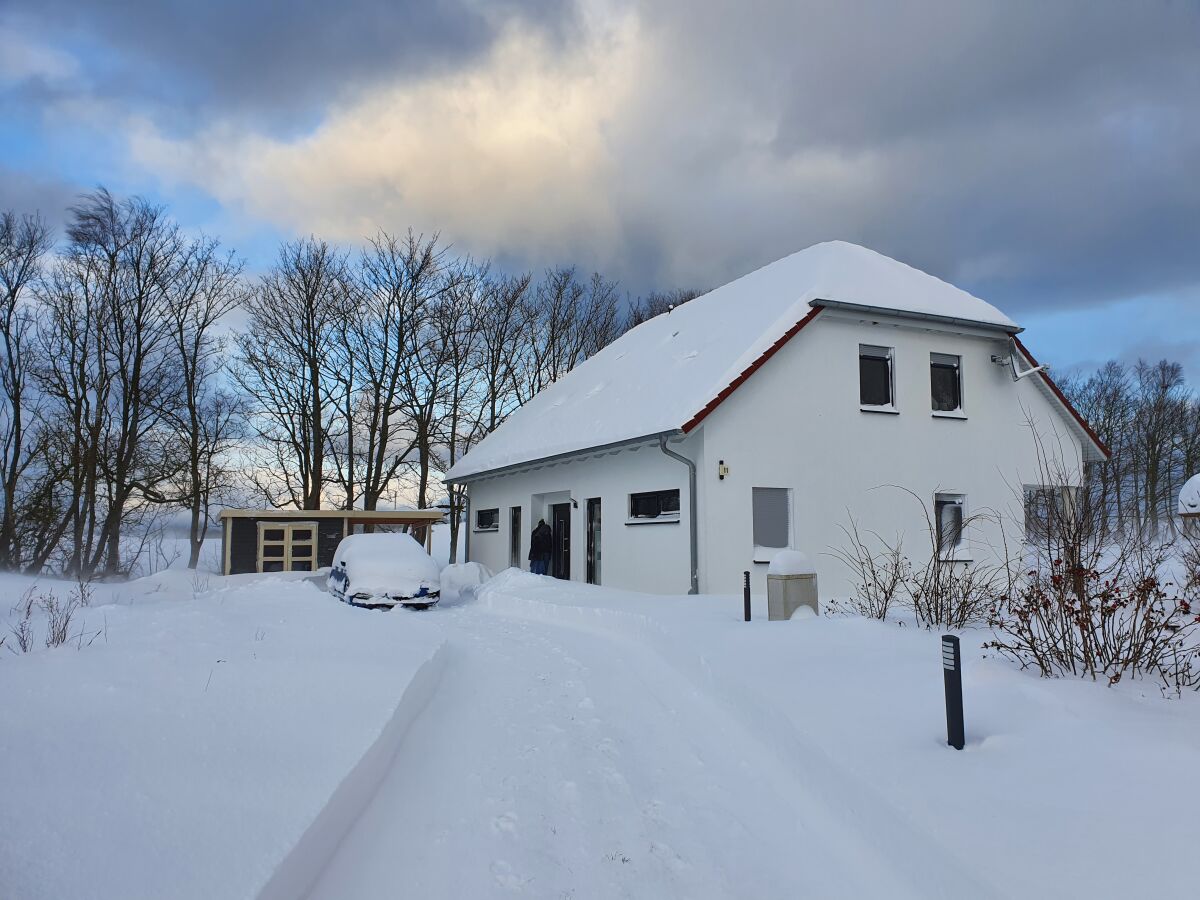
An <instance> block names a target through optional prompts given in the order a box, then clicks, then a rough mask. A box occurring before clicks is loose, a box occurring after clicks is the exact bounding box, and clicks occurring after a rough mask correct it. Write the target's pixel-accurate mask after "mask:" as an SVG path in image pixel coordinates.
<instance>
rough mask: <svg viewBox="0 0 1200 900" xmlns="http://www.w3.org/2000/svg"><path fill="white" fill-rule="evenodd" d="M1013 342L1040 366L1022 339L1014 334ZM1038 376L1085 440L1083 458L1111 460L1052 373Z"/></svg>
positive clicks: (1029, 360) (1026, 357)
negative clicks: (1052, 376)
mask: <svg viewBox="0 0 1200 900" xmlns="http://www.w3.org/2000/svg"><path fill="white" fill-rule="evenodd" d="M1012 340H1013V346H1015V347H1016V348H1017V350H1019V351H1020V352H1021V354H1022V355H1023V356H1024V357H1025V359H1026V360H1028V362H1029V365H1030V366H1031V367H1033V368H1037V366H1038V365H1039V364H1038V361H1037V360H1036V359H1034V358H1033V354H1032V353H1030V352H1029V350H1028V348H1027V347H1026V346H1025V345H1024V344H1022V343H1021V339H1020V338H1019V337H1017V336H1016V335H1015V334H1014V335H1013V336H1012ZM1038 376H1039V377H1040V379H1041V381H1040V383H1041V385H1042V386H1043V387H1044V388H1045V389H1046V391H1047V392H1048V393H1049V394H1050V396H1051V397H1053V398H1054V400H1056V401H1057V402H1058V404H1059V405H1060V406H1061V407H1062V408H1063V410H1064V411H1065V412H1066V413H1067V417H1068V419H1069V420H1070V421H1071V422H1072V423H1073V424H1074V425H1075V426H1076V427H1077V430H1078V432H1079V434H1080V437H1082V438H1083V448H1084V449H1083V458H1084V459H1085V460H1086V461H1088V462H1103V461H1104V460H1107V459H1110V458H1111V457H1112V451H1111V450H1109V449H1108V445H1107V444H1105V443H1104V441H1102V440H1100V435H1098V434H1096V432H1095V430H1094V429H1093V428H1092V426H1091V425H1089V424H1088V422H1087V419H1085V418H1084V417H1083V416H1082V415H1080V414H1079V410H1077V409H1076V408H1075V406H1074V405H1073V404H1072V403H1071V401H1070V400H1068V399H1067V395H1066V394H1064V393H1063V392H1062V389H1061V388H1060V387H1059V386H1058V385H1057V384H1055V383H1054V379H1053V378H1051V377H1050V373H1049V372H1047V371H1046V370H1045V369H1042V370H1041V371H1040V372H1038ZM1089 450H1090V451H1091V452H1089Z"/></svg>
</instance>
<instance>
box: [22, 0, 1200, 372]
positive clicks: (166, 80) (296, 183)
mask: <svg viewBox="0 0 1200 900" xmlns="http://www.w3.org/2000/svg"><path fill="white" fill-rule="evenodd" d="M100 184H103V185H105V186H107V187H108V188H110V189H111V190H112V191H114V192H115V193H118V194H140V195H142V196H145V197H148V198H150V199H152V200H154V201H156V202H161V203H164V204H166V205H168V206H169V208H170V211H171V213H172V215H173V216H174V217H175V218H176V219H177V220H178V221H179V222H180V223H181V224H182V225H183V226H184V227H185V228H187V229H189V230H191V231H195V232H204V233H206V234H210V235H216V236H219V237H220V238H221V239H222V240H223V242H224V243H225V244H226V245H228V246H231V247H233V248H236V249H237V250H238V252H239V253H241V254H242V255H243V256H244V257H245V258H246V260H247V263H248V268H249V270H251V271H262V270H263V269H265V268H266V267H267V266H269V265H270V262H271V260H272V258H273V256H274V253H275V248H276V247H277V246H278V243H279V242H280V241H281V240H285V239H289V238H293V237H296V236H303V235H309V234H317V235H319V236H322V237H325V238H328V239H330V240H333V241H337V242H340V243H344V244H346V245H354V244H357V243H360V242H361V241H362V240H363V238H364V237H366V236H368V235H370V234H373V233H374V232H375V231H376V230H377V229H379V228H384V229H386V230H388V231H392V232H396V231H403V230H404V229H406V228H409V227H412V228H414V229H416V230H417V231H420V232H424V233H432V232H437V233H439V234H440V235H441V236H442V239H443V240H444V241H445V242H448V243H450V244H452V245H453V246H454V247H455V248H456V249H457V250H459V251H461V252H464V253H469V254H472V255H474V256H478V257H487V258H491V259H493V260H494V261H495V263H496V264H497V265H498V266H500V267H502V268H505V269H510V270H524V269H533V270H537V269H540V268H542V267H544V266H548V265H554V264H564V263H566V264H575V265H578V266H579V267H580V268H582V269H584V270H586V271H591V270H596V271H600V272H602V273H604V274H605V275H607V276H609V277H614V278H617V279H619V280H620V282H621V284H622V286H623V288H624V289H625V290H626V291H627V292H628V293H630V294H631V295H637V294H639V293H644V292H646V291H649V290H654V289H670V288H675V287H714V286H717V285H720V284H722V283H724V282H726V281H729V280H731V279H733V278H735V277H737V276H739V275H741V274H744V273H746V272H748V271H750V270H752V269H754V268H757V267H758V266H761V265H764V264H766V263H768V262H771V261H772V260H774V259H777V258H779V257H782V256H785V255H787V254H788V253H791V252H794V251H796V250H799V249H802V248H803V247H806V246H808V245H810V244H813V243H816V242H819V241H823V240H830V239H843V240H850V241H855V242H857V243H861V244H864V245H866V246H869V247H872V248H874V249H876V250H878V251H880V252H882V253H885V254H888V255H889V256H893V257H896V258H897V259H900V260H902V261H904V262H907V263H910V264H912V265H915V266H917V267H919V268H921V269H924V270H926V271H928V272H931V273H932V274H934V275H937V276H939V277H941V278H945V279H946V280H948V281H951V282H953V283H955V284H957V285H959V286H961V287H963V288H966V289H967V290H970V291H971V292H972V293H975V294H977V295H979V296H981V297H983V298H984V299H986V300H989V301H990V302H992V303H994V304H996V305H997V306H1000V307H1001V308H1002V309H1004V310H1005V312H1007V313H1008V314H1009V315H1010V316H1012V317H1013V318H1015V319H1016V320H1017V321H1018V322H1020V323H1021V324H1022V325H1024V326H1025V327H1026V329H1027V334H1026V335H1025V337H1026V338H1027V341H1026V342H1027V344H1028V345H1029V347H1030V349H1031V350H1033V352H1034V353H1035V354H1036V355H1037V356H1038V357H1039V358H1042V359H1044V360H1045V361H1048V362H1050V363H1051V364H1052V365H1054V366H1055V367H1056V368H1058V369H1060V370H1072V369H1074V370H1086V369H1088V368H1090V367H1093V366H1095V365H1097V364H1098V363H1100V362H1102V361H1104V360H1106V359H1109V358H1118V359H1122V360H1126V361H1132V360H1135V359H1137V358H1139V357H1145V358H1149V359H1157V358H1161V357H1164V356H1165V357H1169V358H1172V359H1176V360H1178V361H1180V362H1182V363H1183V364H1184V366H1185V368H1186V369H1187V370H1188V371H1189V373H1190V375H1191V379H1190V380H1192V382H1193V383H1196V382H1197V380H1200V0H1138V2H1131V0H1053V2H1049V3H1047V2H1041V0H1037V2H1035V0H977V2H972V0H908V2H905V3H895V2H891V0H878V2H866V0H847V2H839V3H812V2H796V0H742V2H736V3H734V2H730V3H726V2H712V0H710V2H702V0H653V2H652V0H576V2H556V0H421V2H410V0H342V2H340V3H339V4H336V5H334V4H328V3H324V2H317V0H293V2H290V3H282V2H276V3H261V2H260V3H254V2H252V0H206V2H204V3H196V2H195V0H191V2H177V0H125V2H121V3H115V2H114V3H99V2H92V0H2V2H0V208H8V209H16V210H18V211H27V210H34V209H37V210H40V211H41V212H42V213H43V215H44V216H45V217H46V218H47V219H48V220H49V221H51V222H52V223H54V224H61V222H62V221H63V220H64V216H65V210H66V208H67V207H68V206H69V205H70V203H71V202H72V201H73V199H74V198H75V197H76V196H78V194H79V193H80V192H83V191H86V190H90V189H92V188H94V187H95V186H97V185H100Z"/></svg>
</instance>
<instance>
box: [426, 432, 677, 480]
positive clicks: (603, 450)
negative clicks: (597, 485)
mask: <svg viewBox="0 0 1200 900" xmlns="http://www.w3.org/2000/svg"><path fill="white" fill-rule="evenodd" d="M664 436H665V437H666V438H667V439H668V440H671V439H673V438H674V439H678V438H681V437H683V436H684V435H683V432H682V431H681V430H679V429H673V430H671V431H656V432H654V433H653V434H645V435H641V436H640V437H632V438H625V439H623V440H620V441H613V442H612V443H610V444H597V445H596V446H594V447H583V448H580V449H579V450H568V451H567V452H565V453H556V454H554V455H553V456H543V457H541V458H540V459H530V460H526V461H525V462H519V463H513V464H512V465H509V466H498V467H497V468H494V469H485V470H484V471H482V472H471V473H470V474H468V475H460V476H458V477H457V478H447V479H445V483H446V484H469V483H470V482H472V481H481V480H483V479H485V478H494V477H496V476H497V475H509V474H511V473H513V472H522V471H532V470H533V469H540V468H543V467H544V466H555V465H558V464H559V463H564V462H571V461H573V460H576V459H585V458H587V457H590V456H607V455H608V454H610V453H620V452H621V451H622V450H632V449H634V448H635V447H643V446H646V447H649V446H653V445H655V444H657V443H658V442H659V438H660V437H664Z"/></svg>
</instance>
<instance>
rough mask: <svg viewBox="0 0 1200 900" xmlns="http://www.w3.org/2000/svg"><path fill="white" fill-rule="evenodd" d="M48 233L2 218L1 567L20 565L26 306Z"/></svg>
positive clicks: (32, 402) (27, 431)
mask: <svg viewBox="0 0 1200 900" xmlns="http://www.w3.org/2000/svg"><path fill="white" fill-rule="evenodd" d="M50 245H51V240H50V231H49V229H48V228H47V227H46V224H45V223H44V222H43V221H42V220H41V218H39V217H37V216H24V217H22V218H18V217H17V216H16V214H15V213H12V212H4V213H0V468H2V470H3V471H2V473H0V478H2V479H3V484H2V486H0V491H2V494H0V504H2V505H3V508H2V509H0V568H4V569H8V568H12V567H14V566H17V565H20V562H21V559H20V556H21V554H20V553H19V550H18V540H17V521H18V518H19V509H18V507H19V504H20V500H19V498H18V491H19V489H20V486H21V483H22V479H23V477H24V475H25V473H26V471H27V470H28V468H29V467H30V465H32V464H33V462H34V459H35V455H36V453H37V450H38V438H37V437H36V435H35V432H34V428H35V425H34V423H35V422H36V420H37V404H38V397H37V394H36V393H35V392H33V391H32V390H31V384H30V369H31V365H32V360H31V358H30V356H31V354H30V346H29V345H30V341H31V340H32V339H33V330H34V325H35V322H34V313H33V310H32V309H31V308H30V306H29V304H28V303H27V301H26V294H27V293H28V289H29V287H30V286H31V285H32V284H34V283H36V282H37V280H38V279H39V278H40V277H41V274H42V263H43V259H44V258H45V256H46V254H47V253H48V252H49V251H50Z"/></svg>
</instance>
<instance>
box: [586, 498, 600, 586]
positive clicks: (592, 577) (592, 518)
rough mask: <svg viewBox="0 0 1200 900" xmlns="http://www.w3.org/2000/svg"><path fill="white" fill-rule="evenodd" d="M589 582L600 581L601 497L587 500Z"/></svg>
mask: <svg viewBox="0 0 1200 900" xmlns="http://www.w3.org/2000/svg"><path fill="white" fill-rule="evenodd" d="M587 583H588V584H599V583H600V498H599V497H592V498H591V499H590V500H588V502H587Z"/></svg>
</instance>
